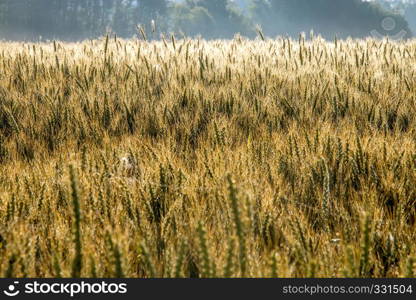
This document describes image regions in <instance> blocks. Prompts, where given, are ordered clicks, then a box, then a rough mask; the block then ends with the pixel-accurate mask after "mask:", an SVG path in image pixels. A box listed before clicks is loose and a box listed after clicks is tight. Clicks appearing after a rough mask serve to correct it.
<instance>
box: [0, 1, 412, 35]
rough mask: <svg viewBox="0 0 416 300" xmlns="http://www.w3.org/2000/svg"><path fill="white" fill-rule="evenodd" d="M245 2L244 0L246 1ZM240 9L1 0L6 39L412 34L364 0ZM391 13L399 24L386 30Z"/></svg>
mask: <svg viewBox="0 0 416 300" xmlns="http://www.w3.org/2000/svg"><path fill="white" fill-rule="evenodd" d="M240 1H243V0H240ZM245 3H246V4H247V7H248V9H246V10H242V9H241V7H240V6H238V5H237V4H236V2H233V1H229V0H183V1H182V2H178V1H173V0H171V1H169V0H65V1H62V0H0V38H2V39H11V40H39V39H43V40H47V39H62V40H82V39H88V38H96V37H99V36H102V35H104V34H106V33H107V32H109V31H111V32H113V33H115V34H117V35H118V36H121V37H126V38H129V37H132V36H134V35H137V34H138V29H137V26H138V25H141V26H142V27H143V28H144V30H145V32H147V35H148V38H159V37H160V34H161V33H171V32H173V33H175V34H176V35H180V36H189V37H195V36H202V37H204V38H207V39H216V38H232V37H233V36H234V35H235V34H237V33H239V34H241V35H243V36H247V37H250V38H252V37H255V36H256V25H257V24H258V25H260V27H261V28H262V31H263V32H264V34H265V35H267V36H271V37H274V36H277V35H292V36H294V35H297V34H298V33H299V32H309V31H311V30H312V29H313V30H314V31H315V32H316V33H319V34H321V35H323V36H324V37H326V38H333V37H334V36H335V35H337V36H339V37H348V36H352V37H357V38H358V37H365V36H368V35H370V34H371V32H372V31H376V32H379V33H380V34H382V35H384V34H388V35H394V34H395V31H402V30H405V31H406V37H410V36H411V31H410V29H409V26H408V23H407V21H406V20H405V18H404V17H403V16H402V15H401V14H397V13H395V12H394V11H393V10H391V9H389V8H388V7H386V6H382V5H379V4H376V3H374V2H365V1H362V0H246V1H245ZM388 17H390V18H391V19H393V20H394V28H393V29H392V28H390V27H389V28H388V30H386V28H385V26H384V27H383V20H384V19H386V18H388Z"/></svg>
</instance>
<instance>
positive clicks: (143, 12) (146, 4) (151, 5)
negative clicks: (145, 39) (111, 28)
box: [132, 0, 169, 38]
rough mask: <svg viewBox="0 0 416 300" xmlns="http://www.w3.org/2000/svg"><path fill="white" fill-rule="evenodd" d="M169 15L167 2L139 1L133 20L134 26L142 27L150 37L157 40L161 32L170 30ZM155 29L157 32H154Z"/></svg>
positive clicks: (157, 0) (161, 0)
mask: <svg viewBox="0 0 416 300" xmlns="http://www.w3.org/2000/svg"><path fill="white" fill-rule="evenodd" d="M168 13H169V11H168V2H167V1H166V0H137V5H136V7H135V9H134V10H133V18H132V20H133V23H135V24H134V25H138V24H140V25H142V26H143V27H144V28H145V30H146V32H147V33H148V34H149V35H150V36H153V37H154V38H157V37H158V35H159V34H160V33H161V32H165V31H167V30H168V23H169V22H168V17H169V14H168ZM152 22H154V23H153V24H154V25H155V26H156V28H154V27H153V26H152ZM154 29H156V32H153V30H154Z"/></svg>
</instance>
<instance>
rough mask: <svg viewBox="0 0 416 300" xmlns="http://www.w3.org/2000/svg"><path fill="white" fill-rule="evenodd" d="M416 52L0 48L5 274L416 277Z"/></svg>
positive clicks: (263, 45) (388, 47)
mask: <svg viewBox="0 0 416 300" xmlns="http://www.w3.org/2000/svg"><path fill="white" fill-rule="evenodd" d="M415 65H416V43H415V42H411V41H409V42H390V41H387V40H385V41H376V40H348V41H337V42H336V43H328V42H325V41H323V40H321V39H319V38H317V39H314V40H313V41H306V40H304V39H303V38H302V37H301V38H300V39H299V41H294V40H288V39H278V40H273V41H272V40H265V41H263V40H256V41H248V40H244V39H242V38H239V37H236V38H235V39H234V40H232V41H211V42H207V41H203V40H175V39H174V38H172V39H170V40H162V41H160V42H144V41H138V40H137V41H134V40H127V41H126V40H120V39H115V38H109V37H107V38H104V39H102V40H96V41H86V42H83V43H79V44H63V43H59V42H54V43H45V44H23V43H1V44H0V69H1V72H0V99H1V100H0V168H1V172H0V219H1V221H2V222H1V226H0V237H1V238H0V241H1V242H0V255H1V257H2V258H3V259H2V261H1V264H0V274H2V275H3V276H17V277H27V276H30V277H55V276H63V277H68V276H82V277H97V276H98V277H111V276H117V277H120V276H128V277H242V276H244V277H269V276H281V277H305V276H311V277H344V276H351V277H358V276H365V277H399V276H414V257H415V249H416V247H415V243H414V241H415V237H416V236H415V232H416V231H415V224H416V202H415V200H416V185H415V182H416V181H415V180H416V173H415V170H416V150H415V149H416V148H415V147H416V139H415V138H416V131H415V125H416V119H415V95H416V93H415V83H416V81H415V78H416V76H415V73H416V68H415Z"/></svg>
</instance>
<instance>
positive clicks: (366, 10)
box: [251, 0, 411, 38]
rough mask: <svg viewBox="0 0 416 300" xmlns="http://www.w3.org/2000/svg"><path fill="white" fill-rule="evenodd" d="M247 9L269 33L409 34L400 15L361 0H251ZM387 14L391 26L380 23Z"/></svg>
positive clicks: (355, 35) (407, 35)
mask: <svg viewBox="0 0 416 300" xmlns="http://www.w3.org/2000/svg"><path fill="white" fill-rule="evenodd" d="M251 12H252V16H253V18H254V20H255V21H256V22H258V23H260V24H261V25H262V26H263V27H264V29H265V33H266V34H267V35H269V36H275V35H282V34H289V35H297V34H298V33H299V32H309V31H311V30H314V31H315V32H317V33H318V32H319V33H320V34H321V35H323V36H324V37H327V38H333V37H334V36H335V35H337V36H339V37H349V36H351V37H365V36H369V35H371V34H372V32H373V33H377V34H378V35H391V36H394V35H396V34H398V33H400V32H401V31H405V32H406V34H405V37H410V36H411V34H410V30H409V27H408V24H407V22H406V20H405V19H404V18H403V17H402V16H401V15H399V14H395V13H393V12H392V11H389V10H387V9H384V8H382V7H381V6H380V5H378V4H376V3H372V2H365V1H361V0H314V1H310V0H253V1H252V5H251ZM388 17H389V18H391V19H393V20H394V22H393V23H394V24H393V25H394V28H392V27H391V26H384V25H385V23H383V20H385V19H386V18H388Z"/></svg>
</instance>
